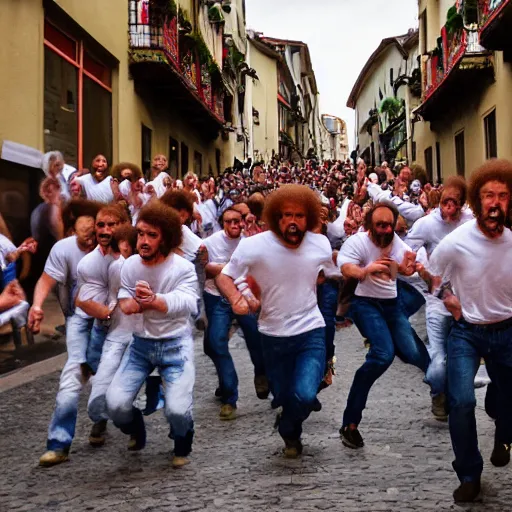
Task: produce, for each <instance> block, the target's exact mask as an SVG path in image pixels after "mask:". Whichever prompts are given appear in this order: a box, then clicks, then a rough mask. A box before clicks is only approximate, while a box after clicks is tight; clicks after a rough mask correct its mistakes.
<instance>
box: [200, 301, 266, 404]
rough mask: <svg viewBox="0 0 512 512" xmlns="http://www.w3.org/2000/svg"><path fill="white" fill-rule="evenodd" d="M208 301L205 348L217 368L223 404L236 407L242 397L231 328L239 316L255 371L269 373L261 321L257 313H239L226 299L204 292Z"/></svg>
mask: <svg viewBox="0 0 512 512" xmlns="http://www.w3.org/2000/svg"><path fill="white" fill-rule="evenodd" d="M204 304H205V310H206V317H207V318H208V327H207V329H206V331H205V335H204V351H205V353H206V355H207V356H208V357H210V358H211V360H212V361H213V364H214V365H215V368H216V369H217V375H218V376H219V387H220V389H221V391H222V396H221V400H222V403H224V404H230V405H233V406H235V405H236V402H237V400H238V376H237V374H236V370H235V364H234V362H233V358H232V357H231V354H230V353H229V329H230V328H231V324H232V323H233V320H234V319H235V318H236V320H237V321H238V324H239V325H240V327H241V329H242V332H243V333H244V338H245V342H246V343H247V348H248V350H249V355H250V357H251V361H252V364H253V365H254V374H255V375H256V376H258V375H265V364H264V362H263V353H262V348H261V336H260V333H259V331H258V320H257V318H256V316H255V315H244V316H240V315H235V314H234V313H233V310H232V309H231V306H230V304H229V302H227V301H226V299H224V298H223V297H220V296H216V295H212V294H211V293H207V292H205V293H204Z"/></svg>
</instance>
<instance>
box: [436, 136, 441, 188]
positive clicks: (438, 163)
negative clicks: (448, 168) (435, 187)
mask: <svg viewBox="0 0 512 512" xmlns="http://www.w3.org/2000/svg"><path fill="white" fill-rule="evenodd" d="M436 168H437V182H438V183H441V144H440V143H439V142H436Z"/></svg>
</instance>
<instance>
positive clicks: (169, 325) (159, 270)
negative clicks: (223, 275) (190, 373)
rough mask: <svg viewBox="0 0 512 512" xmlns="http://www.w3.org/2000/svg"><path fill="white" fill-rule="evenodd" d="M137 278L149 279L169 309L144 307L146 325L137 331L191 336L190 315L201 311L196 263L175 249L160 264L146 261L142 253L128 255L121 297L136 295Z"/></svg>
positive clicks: (161, 336) (160, 335) (148, 335)
mask: <svg viewBox="0 0 512 512" xmlns="http://www.w3.org/2000/svg"><path fill="white" fill-rule="evenodd" d="M137 281H146V282H147V283H149V286H150V288H151V289H152V290H153V292H155V293H156V294H157V295H158V296H159V297H163V298H164V299H165V301H166V302H167V312H166V313H160V312H159V311H153V310H149V311H144V313H142V316H143V321H142V326H141V327H139V328H137V330H136V331H135V334H136V335H137V336H140V337H141V338H152V339H164V338H178V337H184V338H191V336H192V326H191V322H190V321H189V320H190V315H195V314H197V301H198V293H197V275H196V271H195V268H194V265H192V263H190V262H188V261H187V260H186V259H184V258H182V257H181V256H178V255H177V254H173V253H171V254H170V255H169V256H168V257H167V258H166V259H165V261H164V262H163V263H161V264H159V265H152V266H148V265H144V264H143V263H142V259H141V257H140V256H139V255H135V256H131V257H130V258H128V259H127V260H126V261H125V263H124V265H123V269H122V270H121V289H120V290H119V299H130V298H133V297H135V284H136V283H137Z"/></svg>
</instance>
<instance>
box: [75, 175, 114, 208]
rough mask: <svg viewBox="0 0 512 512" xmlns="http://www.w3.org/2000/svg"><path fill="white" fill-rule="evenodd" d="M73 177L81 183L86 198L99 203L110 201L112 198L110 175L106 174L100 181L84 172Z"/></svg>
mask: <svg viewBox="0 0 512 512" xmlns="http://www.w3.org/2000/svg"><path fill="white" fill-rule="evenodd" d="M75 179H76V180H77V181H78V182H79V183H80V185H82V187H83V189H84V192H85V196H86V197H87V199H90V200H91V201H99V202H101V203H111V202H112V201H113V200H114V194H113V192H112V188H111V186H110V182H111V181H112V176H107V177H106V178H105V179H104V180H103V181H100V182H97V181H96V180H95V179H94V177H93V175H92V174H84V175H83V176H78V177H77V178H75Z"/></svg>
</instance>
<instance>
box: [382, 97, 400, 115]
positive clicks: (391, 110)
mask: <svg viewBox="0 0 512 512" xmlns="http://www.w3.org/2000/svg"><path fill="white" fill-rule="evenodd" d="M402 110H403V102H402V100H399V99H398V98H394V97H393V96H390V97H388V98H384V99H383V100H382V103H381V104H380V113H381V114H387V116H388V119H389V120H392V119H396V118H397V117H398V116H399V115H400V114H401V113H402Z"/></svg>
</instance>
